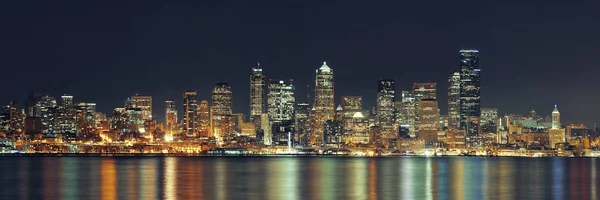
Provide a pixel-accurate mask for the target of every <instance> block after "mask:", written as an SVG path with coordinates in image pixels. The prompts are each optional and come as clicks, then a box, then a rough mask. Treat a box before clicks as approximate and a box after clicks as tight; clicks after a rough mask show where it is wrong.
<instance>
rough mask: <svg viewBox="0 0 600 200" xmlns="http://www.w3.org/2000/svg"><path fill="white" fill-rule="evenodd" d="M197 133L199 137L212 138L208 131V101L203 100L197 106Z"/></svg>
mask: <svg viewBox="0 0 600 200" xmlns="http://www.w3.org/2000/svg"><path fill="white" fill-rule="evenodd" d="M198 133H199V135H200V137H212V136H213V135H212V132H211V129H210V110H209V106H208V101H206V100H203V101H202V102H200V105H199V106H198Z"/></svg>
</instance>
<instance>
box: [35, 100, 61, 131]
mask: <svg viewBox="0 0 600 200" xmlns="http://www.w3.org/2000/svg"><path fill="white" fill-rule="evenodd" d="M38 104H39V108H40V113H41V117H40V119H41V124H42V127H41V129H42V133H44V134H49V135H51V136H54V134H56V120H57V118H56V115H57V112H58V105H57V103H56V99H55V98H54V97H51V96H48V95H46V96H44V97H42V100H41V101H40V102H39V103H38Z"/></svg>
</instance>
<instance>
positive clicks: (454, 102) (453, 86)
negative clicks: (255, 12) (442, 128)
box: [448, 72, 460, 128]
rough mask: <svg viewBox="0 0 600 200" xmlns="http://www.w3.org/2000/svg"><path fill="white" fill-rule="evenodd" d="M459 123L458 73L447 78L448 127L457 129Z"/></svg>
mask: <svg viewBox="0 0 600 200" xmlns="http://www.w3.org/2000/svg"><path fill="white" fill-rule="evenodd" d="M459 121H460V72H454V73H452V74H450V78H448V125H449V126H451V127H453V128H457V127H458V125H459Z"/></svg>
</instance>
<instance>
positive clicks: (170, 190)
mask: <svg viewBox="0 0 600 200" xmlns="http://www.w3.org/2000/svg"><path fill="white" fill-rule="evenodd" d="M176 159H177V158H174V157H167V158H165V173H164V174H165V177H164V180H165V182H164V183H165V186H164V189H165V190H164V193H165V199H167V200H174V199H177V195H176V184H177V172H176V170H177V169H176V168H177V160H176Z"/></svg>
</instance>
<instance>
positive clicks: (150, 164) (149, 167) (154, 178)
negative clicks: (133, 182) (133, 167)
mask: <svg viewBox="0 0 600 200" xmlns="http://www.w3.org/2000/svg"><path fill="white" fill-rule="evenodd" d="M156 162H157V160H156V159H151V160H143V161H142V162H141V165H140V166H139V168H140V170H141V173H140V179H141V182H140V186H141V187H140V191H139V192H140V198H142V199H157V195H156V193H157V191H158V189H157V187H158V184H157V183H158V175H157V174H156V170H158V169H157V168H158V166H157V164H156Z"/></svg>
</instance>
